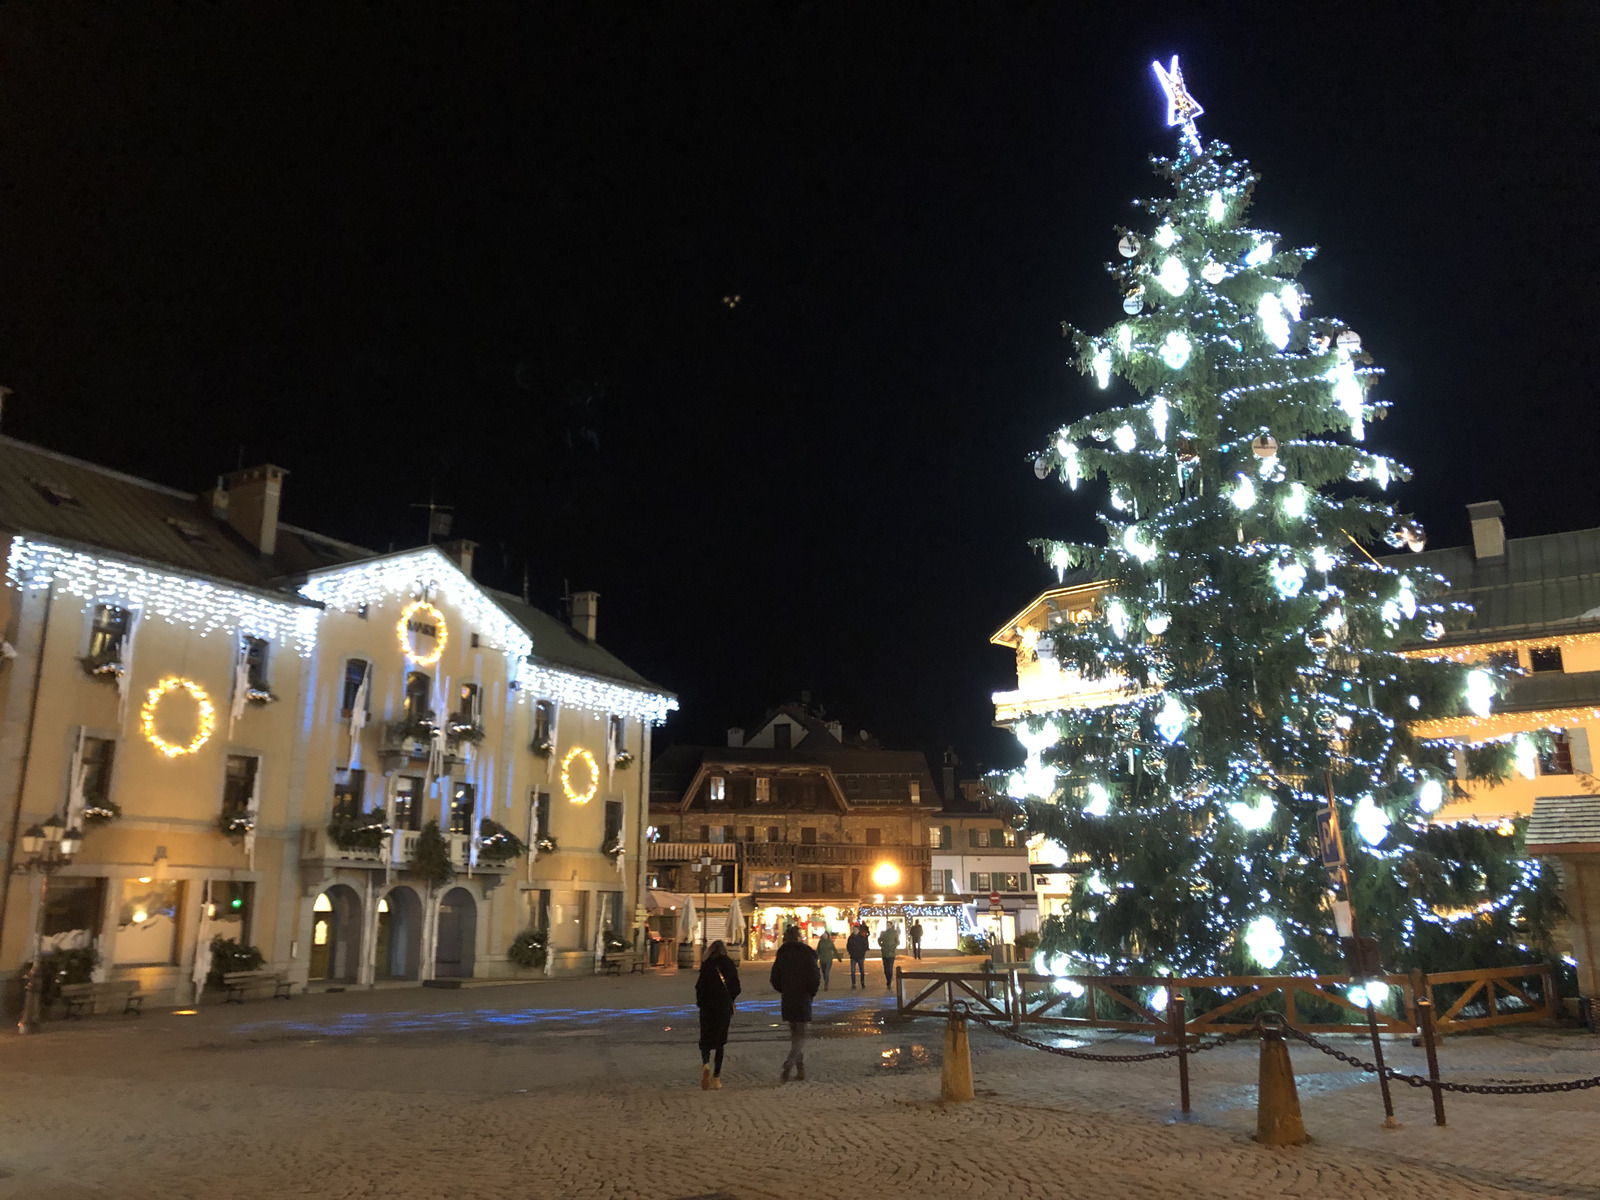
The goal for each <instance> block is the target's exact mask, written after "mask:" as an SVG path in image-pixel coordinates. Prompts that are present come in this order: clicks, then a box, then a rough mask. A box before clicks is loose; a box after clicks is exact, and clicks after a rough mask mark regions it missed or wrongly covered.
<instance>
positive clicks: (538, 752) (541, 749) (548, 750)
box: [528, 738, 556, 758]
mask: <svg viewBox="0 0 1600 1200" xmlns="http://www.w3.org/2000/svg"><path fill="white" fill-rule="evenodd" d="M528 749H530V750H532V751H533V753H534V755H535V756H536V757H538V758H549V757H550V756H551V755H552V754H554V753H555V752H556V744H555V743H554V742H552V741H551V740H550V739H549V738H534V739H533V742H532V744H531V745H529V747H528Z"/></svg>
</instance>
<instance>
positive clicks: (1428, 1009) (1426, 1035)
mask: <svg viewBox="0 0 1600 1200" xmlns="http://www.w3.org/2000/svg"><path fill="white" fill-rule="evenodd" d="M1417 1024H1418V1025H1420V1026H1421V1027H1422V1045H1423V1047H1424V1048H1425V1049H1426V1050H1427V1052H1428V1090H1429V1091H1430V1092H1432V1093H1433V1123H1434V1124H1435V1125H1443V1124H1444V1090H1443V1089H1442V1088H1440V1086H1439V1048H1438V1046H1437V1045H1436V1044H1435V1043H1434V1031H1433V1001H1432V1000H1423V999H1419V1000H1418V1001H1417Z"/></svg>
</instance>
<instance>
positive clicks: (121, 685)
mask: <svg viewBox="0 0 1600 1200" xmlns="http://www.w3.org/2000/svg"><path fill="white" fill-rule="evenodd" d="M142 616H143V613H142V611H141V610H139V609H135V610H134V611H133V612H132V614H130V615H129V617H128V632H127V633H126V634H124V635H123V638H122V647H121V651H122V652H121V654H120V656H119V657H120V658H121V660H122V670H121V671H120V672H119V673H118V675H117V725H118V726H119V727H120V726H122V725H123V724H124V723H125V722H126V721H127V719H128V688H129V686H130V685H131V681H132V679H133V650H134V647H135V645H137V643H138V638H139V625H140V623H141V618H142Z"/></svg>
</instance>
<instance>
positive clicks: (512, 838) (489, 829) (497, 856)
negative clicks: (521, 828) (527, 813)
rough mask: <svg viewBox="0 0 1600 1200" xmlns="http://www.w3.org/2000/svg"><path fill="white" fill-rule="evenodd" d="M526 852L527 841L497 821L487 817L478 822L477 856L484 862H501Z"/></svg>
mask: <svg viewBox="0 0 1600 1200" xmlns="http://www.w3.org/2000/svg"><path fill="white" fill-rule="evenodd" d="M527 852H528V843H527V842H524V841H523V840H522V839H521V838H519V837H518V836H517V835H516V834H514V833H512V832H511V831H510V830H509V829H507V828H506V827H505V826H504V825H502V824H500V822H498V821H491V820H490V819H489V818H488V817H485V818H483V820H481V821H479V822H478V857H479V858H480V859H482V860H483V861H485V862H492V863H503V862H508V861H510V860H511V859H513V858H516V857H517V855H519V854H526V853H527Z"/></svg>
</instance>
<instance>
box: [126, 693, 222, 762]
mask: <svg viewBox="0 0 1600 1200" xmlns="http://www.w3.org/2000/svg"><path fill="white" fill-rule="evenodd" d="M179 688H182V689H183V690H184V691H186V692H188V693H189V695H191V696H193V697H194V702H195V704H196V705H198V706H199V709H200V717H199V721H198V722H197V723H196V726H195V731H194V737H193V738H192V739H191V740H190V741H189V742H188V744H187V745H181V744H179V743H178V742H169V741H167V739H166V738H164V737H162V736H161V735H160V734H159V733H157V732H156V709H157V708H159V707H160V706H161V700H162V698H163V697H164V696H165V695H166V694H167V693H168V692H172V691H176V690H178V689H179ZM139 722H140V724H141V725H142V726H143V727H144V736H145V737H146V738H147V739H149V742H150V744H151V745H152V746H154V747H155V748H156V750H157V751H158V752H159V753H161V754H164V755H166V756H167V757H168V758H177V757H178V756H179V755H182V754H193V753H194V752H195V751H196V750H198V749H200V747H201V746H204V745H205V744H206V743H207V742H208V741H210V740H211V731H212V730H213V729H215V728H216V725H217V709H216V706H215V705H214V704H212V703H211V697H210V696H208V695H206V690H205V688H203V687H201V686H200V685H199V684H198V683H196V682H195V681H194V680H192V679H179V678H177V677H176V676H168V677H167V678H166V679H163V680H162V681H161V682H160V683H158V684H156V685H155V687H153V688H151V689H150V690H149V691H148V692H146V693H145V696H144V707H143V708H142V709H140V711H139Z"/></svg>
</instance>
